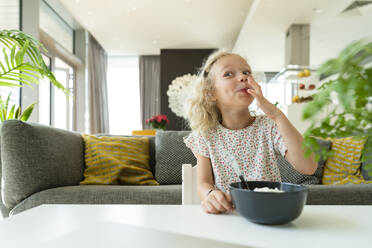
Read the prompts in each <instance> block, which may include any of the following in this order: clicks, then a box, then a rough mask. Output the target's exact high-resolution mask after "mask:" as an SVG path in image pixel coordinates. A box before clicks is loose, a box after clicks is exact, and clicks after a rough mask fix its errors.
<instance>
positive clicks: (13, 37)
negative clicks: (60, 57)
mask: <svg viewBox="0 0 372 248" xmlns="http://www.w3.org/2000/svg"><path fill="white" fill-rule="evenodd" d="M0 44H1V45H2V46H3V49H2V51H0V52H1V53H2V58H1V59H0V86H2V87H21V86H23V84H25V85H28V86H31V87H32V84H38V83H39V80H40V79H43V78H44V77H47V78H48V79H49V80H50V82H52V84H53V85H54V86H56V87H57V88H58V89H60V90H62V91H63V92H64V93H65V94H66V96H67V97H68V96H69V95H70V92H69V91H68V90H67V89H66V88H65V87H63V85H62V84H61V83H59V82H58V81H57V80H56V78H55V76H54V74H53V73H52V72H51V71H50V70H49V68H48V67H47V66H46V64H45V63H44V60H43V58H42V55H41V53H42V52H47V50H46V48H45V47H44V46H43V44H41V43H40V42H39V41H37V40H36V39H35V38H33V37H32V36H30V35H27V34H25V33H24V32H22V31H19V30H0ZM20 83H22V84H20ZM8 102H9V96H8V100H7V101H5V102H3V101H1V104H0V110H1V114H2V118H1V121H4V120H6V119H9V118H11V119H12V118H17V117H19V118H21V116H22V114H21V109H20V108H18V109H17V111H18V112H17V111H16V112H14V109H13V108H12V109H13V111H12V109H11V110H10V112H9V113H8V115H7V110H8V109H7V108H8ZM34 106H35V104H32V105H30V106H29V107H28V108H26V110H25V111H24V112H23V113H24V115H23V117H22V118H21V119H22V120H27V119H28V117H29V116H30V114H31V112H32V110H33V108H34ZM14 108H15V106H14ZM11 113H12V114H11ZM13 113H14V114H13ZM4 114H5V115H4ZM26 117H27V118H26Z"/></svg>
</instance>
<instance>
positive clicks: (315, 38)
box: [310, 11, 372, 66]
mask: <svg viewBox="0 0 372 248" xmlns="http://www.w3.org/2000/svg"><path fill="white" fill-rule="evenodd" d="M371 24H372V11H368V12H367V13H365V14H364V15H346V14H345V15H339V16H336V17H334V18H332V19H329V20H322V21H318V22H314V23H312V24H311V31H310V32H311V33H310V63H311V65H313V66H318V65H320V64H322V63H324V62H325V61H326V60H328V59H330V58H333V57H335V56H337V55H338V54H339V52H340V51H341V50H342V49H343V48H344V47H345V46H347V45H348V44H349V43H350V42H352V41H355V40H359V39H362V38H368V39H371V40H372V26H371Z"/></svg>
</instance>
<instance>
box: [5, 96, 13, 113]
mask: <svg viewBox="0 0 372 248" xmlns="http://www.w3.org/2000/svg"><path fill="white" fill-rule="evenodd" d="M11 95H12V92H10V93H9V95H8V97H7V99H6V101H5V116H6V115H7V112H8V106H9V100H10V96H11Z"/></svg>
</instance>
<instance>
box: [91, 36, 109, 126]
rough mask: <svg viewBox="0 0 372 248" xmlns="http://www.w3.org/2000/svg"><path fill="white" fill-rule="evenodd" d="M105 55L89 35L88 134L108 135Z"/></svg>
mask: <svg viewBox="0 0 372 248" xmlns="http://www.w3.org/2000/svg"><path fill="white" fill-rule="evenodd" d="M106 74H107V53H106V51H105V50H104V49H103V47H102V46H101V45H100V44H99V43H98V42H97V40H96V39H95V38H94V37H93V36H92V35H90V34H89V39H88V94H89V97H88V106H89V131H90V133H109V131H110V130H109V113H108V99H107V79H106V78H107V75H106Z"/></svg>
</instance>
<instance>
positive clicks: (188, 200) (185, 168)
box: [182, 164, 200, 205]
mask: <svg viewBox="0 0 372 248" xmlns="http://www.w3.org/2000/svg"><path fill="white" fill-rule="evenodd" d="M196 180H197V178H196V166H194V167H192V165H191V164H183V165H182V205H191V204H200V198H199V195H198V191H197V181H196Z"/></svg>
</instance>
